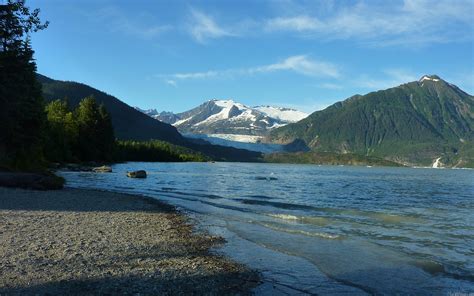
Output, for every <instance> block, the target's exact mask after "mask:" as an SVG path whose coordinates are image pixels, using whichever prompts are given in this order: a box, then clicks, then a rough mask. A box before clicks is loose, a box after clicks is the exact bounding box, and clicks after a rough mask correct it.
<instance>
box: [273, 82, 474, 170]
mask: <svg viewBox="0 0 474 296" xmlns="http://www.w3.org/2000/svg"><path fill="white" fill-rule="evenodd" d="M432 78H433V79H439V77H438V78H436V77H434V76H433V77H432ZM473 114H474V97H473V96H470V95H468V94H466V93H465V92H463V91H462V90H460V89H459V88H457V87H455V86H453V85H451V84H448V83H446V82H444V81H443V80H441V79H439V81H436V82H435V81H429V80H425V81H423V82H411V83H407V84H403V85H401V86H398V87H394V88H391V89H387V90H382V91H377V92H372V93H369V94H367V95H364V96H359V95H358V96H354V97H351V98H349V99H347V100H345V101H343V102H339V103H336V104H334V105H332V106H330V107H328V108H326V109H325V110H322V111H317V112H315V113H313V114H311V115H310V116H309V117H307V118H305V119H304V120H302V121H300V122H298V123H295V124H289V125H287V126H284V127H281V128H278V129H276V130H274V131H272V133H271V135H270V140H272V141H275V142H281V143H289V142H291V141H293V140H295V139H301V140H303V141H304V142H305V143H306V144H307V145H308V146H309V147H310V148H311V149H312V150H313V151H318V152H324V151H328V152H336V153H355V154H360V155H367V156H376V157H380V158H385V159H389V160H393V161H396V162H399V163H404V164H416V165H430V164H431V163H432V162H433V160H434V159H436V158H438V157H443V159H442V161H443V160H445V161H446V162H445V164H449V165H455V164H456V159H457V158H459V157H460V158H462V162H464V161H467V162H469V161H470V160H469V157H470V156H468V155H467V154H463V153H464V152H463V151H466V150H469V147H473V146H474V132H473V130H474V116H473ZM465 146H467V149H466V148H463V147H465ZM456 155H457V156H456ZM453 161H454V162H453Z"/></svg>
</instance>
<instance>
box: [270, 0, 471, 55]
mask: <svg viewBox="0 0 474 296" xmlns="http://www.w3.org/2000/svg"><path fill="white" fill-rule="evenodd" d="M392 3H393V2H392ZM473 10H474V2H472V0H456V1H452V0H437V1H434V0H405V1H403V2H402V3H399V4H395V5H394V4H391V3H387V2H380V3H373V4H371V5H367V4H366V3H365V2H357V3H356V4H355V5H352V6H346V7H342V8H340V6H339V8H333V9H332V10H331V11H330V12H329V13H326V14H325V15H329V16H324V17H322V16H316V15H308V14H299V15H293V16H288V17H276V18H272V19H268V20H267V21H266V22H265V30H266V31H270V32H271V31H290V32H297V33H299V34H303V35H304V36H313V37H318V38H321V37H322V38H326V39H329V40H330V39H349V38H354V39H358V40H360V41H362V42H365V43H368V44H372V45H379V46H389V45H401V44H405V45H408V46H413V45H424V44H432V43H442V42H449V41H458V40H466V39H470V40H472V38H473V34H472V32H473V30H474V21H473V17H472V12H473Z"/></svg>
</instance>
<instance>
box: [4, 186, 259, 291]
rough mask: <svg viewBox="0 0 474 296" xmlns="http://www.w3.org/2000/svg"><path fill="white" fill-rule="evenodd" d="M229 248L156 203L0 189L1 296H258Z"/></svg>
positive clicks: (254, 278) (98, 194)
mask: <svg viewBox="0 0 474 296" xmlns="http://www.w3.org/2000/svg"><path fill="white" fill-rule="evenodd" d="M222 243H224V241H223V240H222V239H221V238H219V237H214V236H210V235H207V234H205V233H195V232H193V226H192V225H191V224H190V221H188V219H187V218H186V216H184V215H182V214H181V213H179V212H177V211H176V210H175V209H174V208H173V207H172V206H169V205H166V204H163V203H161V202H158V201H156V200H153V199H151V198H144V197H140V196H133V195H127V194H118V193H111V192H102V191H93V190H78V189H64V190H59V191H33V190H23V189H10V188H2V187H0V294H8V295H11V294H19V295H25V294H34V295H41V294H55V295H57V294H63V295H65V294H68V295H70V294H83V295H86V294H87V295H90V294H125V295H127V294H134V295H135V294H141V295H150V294H155V295H156V294H161V295H167V294H173V295H179V294H208V295H209V294H211V295H212V294H244V295H245V294H250V293H251V289H252V288H253V287H255V286H257V285H258V283H259V277H258V274H257V273H256V272H254V271H252V270H249V269H248V268H246V267H245V266H243V265H240V264H237V263H235V262H232V261H231V260H229V259H227V258H225V257H222V256H219V255H217V254H216V253H215V252H212V250H211V249H212V248H214V247H218V246H219V244H222Z"/></svg>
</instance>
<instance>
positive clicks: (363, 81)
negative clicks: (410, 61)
mask: <svg viewBox="0 0 474 296" xmlns="http://www.w3.org/2000/svg"><path fill="white" fill-rule="evenodd" d="M382 72H383V75H380V76H379V77H375V78H374V77H371V76H368V75H361V76H360V77H359V78H357V79H355V80H354V84H355V86H357V87H361V88H366V89H370V90H379V89H386V88H390V87H395V86H399V85H401V84H404V83H407V82H411V81H416V80H418V79H420V77H421V76H422V75H421V74H416V73H413V72H411V71H408V70H404V69H386V70H383V71H382Z"/></svg>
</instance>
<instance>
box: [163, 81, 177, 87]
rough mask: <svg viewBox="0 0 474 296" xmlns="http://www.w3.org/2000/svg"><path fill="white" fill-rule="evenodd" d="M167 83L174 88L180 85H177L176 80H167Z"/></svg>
mask: <svg viewBox="0 0 474 296" xmlns="http://www.w3.org/2000/svg"><path fill="white" fill-rule="evenodd" d="M165 83H166V84H168V85H171V86H174V87H177V86H178V84H177V83H176V80H173V79H165Z"/></svg>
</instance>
